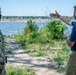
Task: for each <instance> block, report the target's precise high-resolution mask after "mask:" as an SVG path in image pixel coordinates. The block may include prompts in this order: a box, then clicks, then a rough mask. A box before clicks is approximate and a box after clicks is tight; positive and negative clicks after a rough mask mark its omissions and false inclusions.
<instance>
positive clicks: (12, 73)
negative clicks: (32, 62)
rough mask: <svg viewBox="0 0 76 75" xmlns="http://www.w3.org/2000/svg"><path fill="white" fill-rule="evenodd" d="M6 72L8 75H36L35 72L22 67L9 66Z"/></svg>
mask: <svg viewBox="0 0 76 75" xmlns="http://www.w3.org/2000/svg"><path fill="white" fill-rule="evenodd" d="M6 71H7V75H35V72H34V71H32V70H31V71H30V70H27V69H23V68H22V67H13V66H7V67H6Z"/></svg>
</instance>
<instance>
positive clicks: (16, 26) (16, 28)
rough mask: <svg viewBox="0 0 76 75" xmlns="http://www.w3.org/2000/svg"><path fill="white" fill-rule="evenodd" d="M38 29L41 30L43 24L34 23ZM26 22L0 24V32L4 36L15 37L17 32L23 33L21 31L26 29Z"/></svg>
mask: <svg viewBox="0 0 76 75" xmlns="http://www.w3.org/2000/svg"><path fill="white" fill-rule="evenodd" d="M36 24H37V25H38V27H39V29H41V28H43V27H44V26H45V25H46V23H45V22H37V23H36ZM26 25H27V22H0V30H1V31H2V33H3V34H4V35H15V34H17V33H18V32H21V33H22V32H23V29H24V28H25V27H26Z"/></svg>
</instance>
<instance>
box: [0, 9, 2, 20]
mask: <svg viewBox="0 0 76 75" xmlns="http://www.w3.org/2000/svg"><path fill="white" fill-rule="evenodd" d="M1 16H2V15H1V8H0V20H1Z"/></svg>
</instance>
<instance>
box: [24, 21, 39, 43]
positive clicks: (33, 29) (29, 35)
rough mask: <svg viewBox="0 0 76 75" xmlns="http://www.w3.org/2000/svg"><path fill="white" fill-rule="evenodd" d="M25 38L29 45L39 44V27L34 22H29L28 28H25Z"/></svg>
mask: <svg viewBox="0 0 76 75" xmlns="http://www.w3.org/2000/svg"><path fill="white" fill-rule="evenodd" d="M23 37H24V38H26V41H27V42H28V43H35V42H37V38H38V26H37V24H36V23H35V22H32V20H30V21H28V22H27V26H26V27H25V28H24V32H23Z"/></svg>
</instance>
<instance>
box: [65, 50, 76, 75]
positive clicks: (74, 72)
mask: <svg viewBox="0 0 76 75" xmlns="http://www.w3.org/2000/svg"><path fill="white" fill-rule="evenodd" d="M66 75H76V51H73V52H72V54H71V55H70V58H69V61H68V64H67V71H66Z"/></svg>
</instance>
